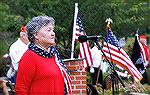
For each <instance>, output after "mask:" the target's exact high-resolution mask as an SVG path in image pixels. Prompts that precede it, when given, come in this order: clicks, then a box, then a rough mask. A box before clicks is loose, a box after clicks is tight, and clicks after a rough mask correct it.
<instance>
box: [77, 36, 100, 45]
mask: <svg viewBox="0 0 150 95" xmlns="http://www.w3.org/2000/svg"><path fill="white" fill-rule="evenodd" d="M98 38H102V36H101V35H100V36H86V35H80V36H79V37H78V41H79V42H81V43H83V42H86V41H87V40H92V41H96V40H97V39H98Z"/></svg>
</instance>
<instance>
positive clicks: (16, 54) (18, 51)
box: [9, 45, 27, 71]
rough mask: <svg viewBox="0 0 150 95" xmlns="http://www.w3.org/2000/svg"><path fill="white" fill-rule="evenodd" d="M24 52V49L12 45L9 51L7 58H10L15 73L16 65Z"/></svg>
mask: <svg viewBox="0 0 150 95" xmlns="http://www.w3.org/2000/svg"><path fill="white" fill-rule="evenodd" d="M26 50H27V48H26V47H22V48H21V47H20V48H19V47H18V46H14V45H12V46H11V47H10V49H9V56H10V58H11V61H12V65H13V68H14V69H15V70H16V71H17V70H18V63H19V61H20V59H21V57H22V56H23V54H24V53H25V51H26Z"/></svg>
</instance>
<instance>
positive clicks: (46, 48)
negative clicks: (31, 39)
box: [35, 44, 50, 52]
mask: <svg viewBox="0 0 150 95" xmlns="http://www.w3.org/2000/svg"><path fill="white" fill-rule="evenodd" d="M35 45H36V46H37V47H39V48H41V49H43V50H45V51H47V52H49V50H50V49H49V47H44V46H43V45H41V44H35Z"/></svg>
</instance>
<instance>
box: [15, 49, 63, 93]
mask: <svg viewBox="0 0 150 95" xmlns="http://www.w3.org/2000/svg"><path fill="white" fill-rule="evenodd" d="M16 94H17V95H64V80H63V77H62V74H61V71H60V69H59V67H58V66H57V64H56V61H55V58H54V56H53V57H51V58H44V57H42V56H40V55H38V54H36V53H35V52H33V51H31V50H27V51H26V52H25V54H24V55H23V57H22V58H21V60H20V62H19V68H18V72H17V80H16Z"/></svg>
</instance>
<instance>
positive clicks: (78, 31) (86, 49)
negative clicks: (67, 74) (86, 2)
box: [73, 11, 93, 69]
mask: <svg viewBox="0 0 150 95" xmlns="http://www.w3.org/2000/svg"><path fill="white" fill-rule="evenodd" d="M75 20H76V21H75V23H74V27H75V31H74V34H73V35H74V37H73V38H74V41H76V42H77V41H78V37H79V36H80V35H86V32H85V31H84V27H83V25H82V20H81V18H80V15H79V12H78V11H77V16H76V19H75ZM79 58H85V60H83V61H84V68H85V69H86V67H88V66H91V65H92V63H93V61H92V57H91V52H90V46H89V42H88V41H87V42H84V43H80V53H79Z"/></svg>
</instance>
